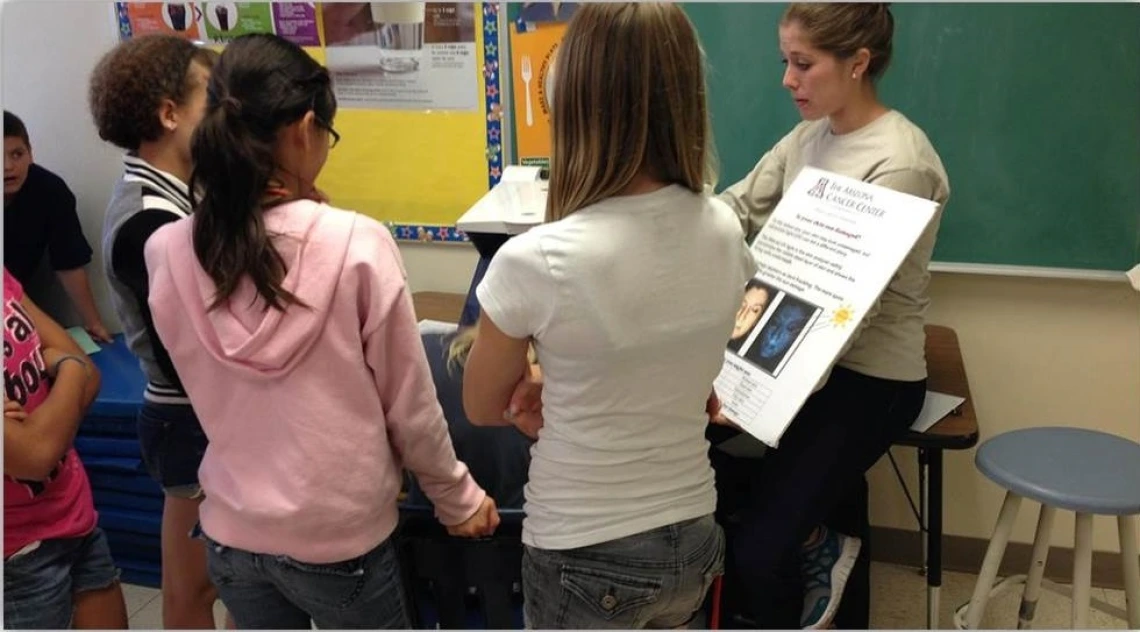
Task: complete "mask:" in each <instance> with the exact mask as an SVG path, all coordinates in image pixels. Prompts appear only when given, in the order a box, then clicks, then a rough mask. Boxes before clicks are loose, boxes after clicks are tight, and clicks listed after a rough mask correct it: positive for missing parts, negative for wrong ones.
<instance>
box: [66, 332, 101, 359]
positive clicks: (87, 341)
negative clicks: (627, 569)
mask: <svg viewBox="0 0 1140 632" xmlns="http://www.w3.org/2000/svg"><path fill="white" fill-rule="evenodd" d="M67 333H68V335H70V336H71V339H72V340H74V341H75V342H77V343H79V348H80V349H83V353H86V354H87V355H91V354H93V353H99V350H100V349H102V347H100V346H99V343H97V342H95V341H94V340H92V339H91V334H88V333H87V330H86V329H84V328H82V327H71V328H69V329H68V330H67Z"/></svg>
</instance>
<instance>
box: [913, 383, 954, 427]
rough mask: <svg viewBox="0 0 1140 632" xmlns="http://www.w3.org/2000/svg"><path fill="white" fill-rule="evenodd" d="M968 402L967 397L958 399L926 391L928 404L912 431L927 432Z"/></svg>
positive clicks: (919, 415) (925, 405)
mask: <svg viewBox="0 0 1140 632" xmlns="http://www.w3.org/2000/svg"><path fill="white" fill-rule="evenodd" d="M965 401H966V398H965V397H956V396H954V395H947V394H946V393H936V392H934V391H926V402H925V403H924V404H923V405H922V412H920V413H918V419H916V420H914V424H913V425H911V427H910V429H911V430H913V431H915V432H926V431H927V430H930V427H931V426H933V425H934V424H936V423H938V422H939V421H941V420H942V418H943V417H945V416H946V415H949V414H950V413H952V412H954V409H956V408H958V407H959V406H961V405H962V403H963V402H965Z"/></svg>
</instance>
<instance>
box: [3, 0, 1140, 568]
mask: <svg viewBox="0 0 1140 632" xmlns="http://www.w3.org/2000/svg"><path fill="white" fill-rule="evenodd" d="M64 14H66V15H67V17H66V18H65V17H63V16H64ZM0 27H2V30H0V32H2V36H3V37H2V40H0V51H2V71H3V72H2V92H0V99H2V100H3V104H4V106H5V107H7V108H10V109H12V110H13V111H15V112H17V113H18V114H19V115H20V116H22V117H23V118H24V120H25V121H26V122H27V123H28V126H29V128H30V130H31V134H32V142H33V144H34V146H35V155H36V159H37V161H39V162H41V163H42V164H44V165H45V166H47V167H48V168H50V169H52V170H54V171H56V172H58V173H59V174H60V175H62V176H63V177H64V178H65V179H66V180H67V181H68V182H69V183H70V184H71V186H72V188H73V189H74V190H75V193H76V195H77V196H78V198H79V211H80V215H81V219H82V221H83V227H84V230H85V231H86V232H87V235H88V238H89V240H90V241H91V242H92V244H93V245H96V244H97V243H98V241H99V238H98V236H99V234H100V232H101V228H102V218H103V210H104V208H105V206H106V204H107V199H108V197H109V194H110V189H111V186H112V184H113V183H114V181H115V180H116V178H118V177H119V173H120V161H119V152H118V151H116V150H115V149H114V148H111V147H109V146H108V145H106V144H105V143H103V142H101V141H100V140H99V139H98V138H97V137H96V135H95V131H94V129H93V125H92V123H91V121H90V116H89V115H88V113H87V108H86V87H87V78H88V75H89V73H90V71H91V68H92V67H93V66H94V64H95V62H96V60H97V59H98V57H99V56H100V55H101V54H102V53H103V52H104V51H106V50H108V49H109V48H110V47H111V46H113V45H114V44H115V42H116V41H117V31H116V28H115V25H114V18H113V11H112V8H111V4H110V3H104V2H74V1H70V2H45V1H42V0H36V1H34V2H17V3H8V4H4V5H3V6H2V9H0ZM98 250H99V248H98V246H96V251H98ZM401 250H402V252H403V254H404V257H405V261H406V263H407V268H408V273H409V275H410V281H411V285H412V287H413V289H414V290H438V291H451V292H465V291H466V290H467V287H468V283H469V282H470V278H471V272H472V270H473V269H474V267H475V262H476V256H475V253H474V250H473V249H472V248H470V247H467V246H449V245H416V244H410V245H405V246H403V247H402V248H401ZM96 257H97V259H98V258H99V255H98V254H96ZM96 264H97V265H99V262H98V261H97V262H96ZM100 269H101V268H94V269H93V271H92V272H93V273H92V275H91V277H92V281H93V285H94V288H95V293H96V296H97V297H98V299H99V303H100V305H101V306H102V308H103V313H104V317H105V318H107V319H108V320H109V321H112V322H113V313H112V311H111V310H110V308H109V305H108V303H107V300H106V296H107V293H106V289H105V282H104V281H103V279H102V274H101V272H100ZM931 295H932V298H933V300H934V303H933V306H932V308H931V312H930V319H931V321H932V322H936V323H940V324H945V325H950V326H952V327H954V328H955V329H957V331H958V334H959V338H960V340H961V344H962V353H963V355H964V358H965V361H966V366H967V371H968V372H969V378H970V383H971V386H972V388H973V394H974V398H975V403H976V408H977V411H978V415H979V418H980V420H981V425H982V439H983V440H984V439H986V438H987V437H992V436H994V435H995V434H998V433H1000V432H1005V431H1008V430H1013V429H1016V428H1024V427H1029V426H1038V425H1061V424H1064V425H1074V426H1080V427H1086V428H1099V429H1102V430H1106V431H1109V432H1114V433H1117V434H1120V435H1123V436H1127V437H1129V438H1131V439H1133V440H1140V296H1138V295H1137V293H1136V292H1134V291H1132V290H1130V289H1129V288H1128V287H1127V286H1126V285H1125V284H1123V283H1116V284H1108V283H1082V282H1072V281H1049V280H1028V279H1013V278H996V277H975V276H959V275H944V274H940V275H936V276H935V278H934V282H933V284H932V287H931ZM897 452H898V453H899V455H900V456H901V457H903V458H901V459H900V460H901V462H902V465H903V467H904V469H905V470H906V471H907V472H908V474H909V476H910V478H911V480H912V481H913V480H914V473H913V472H914V465H913V463H914V457H913V453H911V452H909V451H905V450H897ZM1058 466H1059V467H1064V464H1058ZM871 478H872V489H873V492H872V493H873V499H872V503H871V504H872V507H871V509H872V521H873V522H874V523H875V524H878V525H883V526H895V527H903V528H913V522H912V521H911V520H910V518H909V515H908V513H907V511H908V510H907V505H906V503H905V501H904V500H903V498H902V496H901V493H900V492H899V491H898V489H897V484H896V483H895V481H894V480H893V474H891V473H890V470H889V468H888V467H887V466H886V465H885V463H880V464H879V465H878V466H876V468H875V469H874V471H873V473H872V477H871ZM1000 504H1001V492H1000V491H999V490H998V489H997V488H996V487H995V486H994V485H992V484H990V483H989V482H988V481H986V480H985V479H984V478H983V477H982V476H980V475H979V474H978V473H977V472H976V470H975V469H974V466H973V453H972V452H963V453H948V454H947V456H946V512H945V517H946V531H947V533H950V534H956V535H966V536H974V537H981V538H988V537H989V534H990V532H991V530H992V527H993V522H994V520H995V519H996V517H997V512H998V509H999V507H1000ZM1035 513H1036V512H1035V511H1029V510H1025V511H1023V515H1022V518H1021V520H1020V521H1019V525H1018V529H1017V531H1016V532H1015V534H1014V539H1015V540H1017V541H1021V542H1028V541H1031V539H1032V536H1033V522H1034V520H1035V516H1034V514H1035ZM1062 515H1064V514H1062ZM1072 524H1073V521H1072V518H1070V517H1062V518H1061V519H1060V520H1058V524H1057V528H1056V529H1055V530H1054V541H1055V543H1057V544H1059V545H1066V546H1071V543H1072ZM1094 543H1095V546H1096V548H1097V549H1100V550H1116V547H1117V540H1116V532H1115V526H1114V525H1113V524H1112V523H1111V522H1110V521H1108V520H1105V519H1102V520H1098V521H1097V523H1096V529H1095V535H1094Z"/></svg>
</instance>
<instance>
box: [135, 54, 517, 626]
mask: <svg viewBox="0 0 1140 632" xmlns="http://www.w3.org/2000/svg"><path fill="white" fill-rule="evenodd" d="M335 114H336V100H335V97H334V96H333V92H332V87H331V82H330V77H329V74H328V71H327V70H326V69H325V68H323V67H322V66H320V64H318V63H317V62H315V61H314V60H313V59H312V58H311V57H310V56H309V55H308V54H307V53H305V52H304V51H303V50H302V49H301V48H299V47H297V46H296V45H294V44H292V43H290V42H288V41H287V40H285V39H283V38H279V37H276V36H273V35H260V34H259V35H247V36H243V37H239V38H237V39H235V40H233V41H232V42H230V43H229V44H228V45H227V46H226V49H225V51H224V52H223V53H222V55H221V58H220V60H219V61H218V63H217V65H216V66H215V67H214V72H213V74H212V75H211V77H210V82H209V84H208V87H207V105H206V113H205V116H204V118H203V119H202V121H201V123H200V124H199V126H198V128H197V131H196V132H195V137H194V141H193V145H192V157H193V163H194V165H195V167H194V172H193V175H192V176H191V182H190V190H191V191H194V192H197V191H201V192H202V194H201V197H195V198H194V199H193V201H194V214H193V216H191V217H189V218H186V219H183V220H179V221H177V222H174V223H172V224H167V225H166V226H164V227H162V228H161V229H159V230H158V231H157V232H155V233H154V235H153V236H152V237H151V238H150V240H149V241H148V242H147V245H146V263H147V265H146V268H147V270H148V272H149V276H150V288H151V290H150V299H149V302H150V307H151V313H152V315H153V318H154V324H155V329H156V330H157V332H158V335H159V337H160V338H161V340H162V342H163V343H164V345H165V346H166V349H167V350H168V352H169V353H170V357H171V360H172V361H173V363H174V366H175V368H176V369H177V371H178V375H179V377H180V378H181V380H182V384H183V386H184V387H185V389H186V393H187V395H189V397H190V401H191V403H192V405H193V406H194V410H195V411H196V412H197V414H198V417H199V419H200V420H201V423H202V428H203V430H204V431H205V433H206V436H207V438H208V439H209V446H208V447H207V448H206V453H205V456H204V458H203V460H202V466H201V468H200V470H199V481H200V483H201V485H202V489H203V491H204V492H205V500H204V501H203V504H202V507H201V512H200V515H201V522H202V530H203V532H204V533H205V536H206V542H207V558H208V567H209V571H210V575H211V578H212V579H213V580H214V583H215V584H216V585H217V586H218V591H219V593H220V595H221V597H222V601H223V602H225V604H226V607H227V608H228V609H229V611H230V613H231V614H232V615H233V618H234V621H235V623H236V624H237V626H238V627H239V628H276V629H296V628H304V629H308V628H309V627H310V625H311V623H316V625H317V626H318V627H319V628H322V629H325V628H371V629H375V628H378V627H379V628H407V627H409V625H410V622H409V620H408V618H407V613H406V610H405V604H404V602H403V595H402V589H401V586H400V576H399V572H398V568H397V563H396V555H395V551H394V546H393V545H392V543H391V540H390V537H389V536H390V535H391V534H392V532H393V530H394V529H395V527H396V522H397V508H396V498H397V495H398V494H399V491H400V487H401V483H402V480H403V477H402V468H403V466H407V467H408V468H409V469H411V470H412V471H413V472H414V473H415V474H416V477H417V479H418V481H419V483H420V486H421V487H422V489H423V490H424V492H425V493H426V494H427V495H428V496H429V497H430V499H431V500H432V502H433V504H434V506H435V508H436V513H437V515H438V516H439V519H440V521H441V522H443V523H444V524H445V525H448V526H449V530H450V531H451V532H452V533H453V534H455V535H461V536H484V535H489V534H490V533H492V532H493V531H494V528H495V526H496V525H497V524H498V514H497V513H496V511H495V505H494V502H493V501H492V500H491V499H490V498H489V497H488V496H487V495H486V494H485V493H484V491H483V490H482V489H480V488H479V486H478V485H476V484H475V481H474V480H473V479H472V478H471V475H470V473H469V472H468V470H467V467H466V466H465V465H464V464H463V463H461V462H459V461H458V460H457V459H456V457H455V451H454V449H453V448H452V445H451V441H450V439H449V438H448V433H447V424H446V422H445V421H444V418H443V413H442V411H441V409H440V406H439V403H438V401H437V400H436V394H435V389H434V387H433V384H432V379H431V373H430V370H429V368H428V364H427V359H426V358H425V356H424V350H423V345H422V344H421V342H420V336H419V332H418V329H417V326H416V321H415V315H414V313H413V310H412V303H411V298H410V296H409V293H408V290H407V287H406V281H405V274H404V270H403V266H402V263H401V261H400V256H399V252H398V250H397V248H396V244H395V243H394V241H393V239H392V237H391V235H390V234H389V233H388V231H387V230H386V229H385V228H384V226H383V225H381V224H380V223H378V222H376V221H374V220H371V219H368V218H366V217H364V216H362V215H358V214H356V213H352V212H348V211H342V210H338V209H335V208H332V207H330V206H328V205H326V204H324V203H321V202H318V201H315V200H316V199H320V197H321V196H319V194H317V193H316V190H315V188H314V182H315V180H316V178H317V176H318V174H319V173H320V170H321V168H322V166H323V165H324V162H325V160H326V158H327V157H328V152H329V148H330V145H331V144H333V143H335V141H336V138H337V136H336V133H335V132H334V131H333V129H332V122H333V118H334V116H335Z"/></svg>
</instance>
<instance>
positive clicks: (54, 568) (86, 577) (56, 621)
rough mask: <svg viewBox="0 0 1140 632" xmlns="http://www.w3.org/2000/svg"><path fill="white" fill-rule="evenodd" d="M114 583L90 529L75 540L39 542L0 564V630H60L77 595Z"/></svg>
mask: <svg viewBox="0 0 1140 632" xmlns="http://www.w3.org/2000/svg"><path fill="white" fill-rule="evenodd" d="M118 580H119V571H118V569H117V568H115V563H114V561H112V559H111V549H110V548H108V546H107V536H106V535H105V534H104V533H103V530H102V529H100V528H98V527H96V528H95V530H94V531H92V532H91V533H89V534H87V535H86V536H83V537H80V538H63V539H58V540H44V541H43V542H41V543H40V545H39V546H38V547H36V548H35V549H34V550H32V551H31V552H30V553H26V554H24V555H17V556H15V557H12V558H10V559H8V560H6V561H5V562H4V628H5V629H7V630H32V629H36V630H43V629H47V630H66V629H67V628H70V627H71V613H72V609H73V607H72V604H73V601H74V599H75V595H76V594H77V593H82V592H88V591H92V590H102V589H104V588H107V587H110V586H113V585H114V584H115V582H117V581H118Z"/></svg>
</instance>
